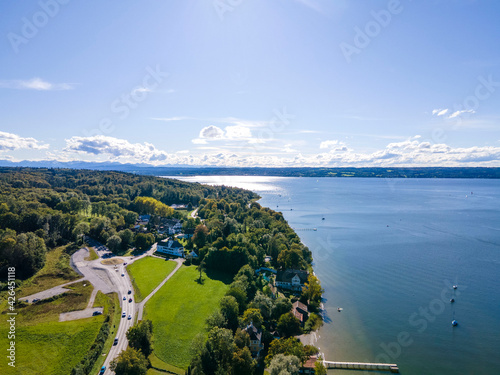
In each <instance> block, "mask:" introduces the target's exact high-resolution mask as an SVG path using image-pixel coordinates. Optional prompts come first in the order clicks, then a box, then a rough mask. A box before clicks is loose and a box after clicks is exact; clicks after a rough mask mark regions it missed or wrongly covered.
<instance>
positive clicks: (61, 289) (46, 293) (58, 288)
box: [19, 277, 85, 303]
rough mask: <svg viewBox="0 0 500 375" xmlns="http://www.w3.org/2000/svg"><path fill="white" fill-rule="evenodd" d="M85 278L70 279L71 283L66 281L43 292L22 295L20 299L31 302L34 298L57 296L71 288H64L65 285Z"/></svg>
mask: <svg viewBox="0 0 500 375" xmlns="http://www.w3.org/2000/svg"><path fill="white" fill-rule="evenodd" d="M83 280H85V278H84V277H83V278H81V279H78V280H74V281H70V282H69V283H66V284H61V285H58V286H55V287H53V288H50V289H47V290H44V291H42V292H38V293H35V294H31V295H29V296H26V297H21V298H19V299H20V300H22V301H26V300H28V301H29V302H30V303H31V302H33V300H34V299H45V298H50V297H53V296H57V295H58V294H62V293H64V292H68V291H69V290H70V289H66V288H64V287H65V286H67V285H71V284H74V283H78V282H80V281H83Z"/></svg>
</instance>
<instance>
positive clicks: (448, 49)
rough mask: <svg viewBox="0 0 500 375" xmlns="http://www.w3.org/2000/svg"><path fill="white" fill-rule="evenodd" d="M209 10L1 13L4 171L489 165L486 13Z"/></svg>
mask: <svg viewBox="0 0 500 375" xmlns="http://www.w3.org/2000/svg"><path fill="white" fill-rule="evenodd" d="M48 3H50V4H51V5H50V6H48V5H47V4H48ZM216 3H217V4H219V3H220V2H206V3H202V4H201V3H199V2H197V1H195V0H185V1H177V2H175V1H173V2H162V3H158V4H155V6H154V7H144V6H143V5H142V4H137V3H135V2H132V1H125V2H124V3H123V4H121V6H120V7H118V6H116V5H114V4H108V3H106V2H103V3H99V4H98V5H96V7H89V6H88V5H86V4H84V3H78V2H64V4H63V3H62V2H61V3H59V2H58V0H42V1H39V2H36V1H32V2H29V1H28V2H17V3H12V4H10V3H2V4H0V11H2V12H3V13H4V14H9V17H8V19H4V20H2V21H1V22H0V35H2V37H1V38H3V40H2V41H3V43H1V42H0V50H1V52H2V54H1V56H2V58H1V61H2V71H1V72H0V101H1V103H2V110H1V111H0V160H9V161H21V160H37V161H40V160H47V161H49V160H50V161H54V160H55V161H99V162H107V161H113V162H121V163H145V164H150V165H152V166H161V165H192V166H230V167H249V166H259V167H297V166H307V167H342V166H345V167H348V166H358V167H370V166H394V167H396V166H401V167H409V166H419V167H424V166H433V167H435V166H495V167H500V106H499V105H498V102H499V100H500V50H499V49H498V48H496V49H495V48H493V46H495V45H497V44H498V41H499V40H500V29H499V28H498V27H497V23H498V20H497V17H496V15H497V14H498V12H499V11H500V3H499V2H495V1H484V2H470V1H465V0H464V1H457V2H452V3H451V2H448V1H442V0H440V1H435V2H432V4H431V3H430V2H411V1H409V0H406V1H405V0H399V1H398V0H396V1H394V0H391V1H387V2H377V3H373V2H368V1H366V2H331V1H328V0H295V1H274V2H269V1H267V0H255V1H252V2H227V4H226V6H225V7H222V8H221V7H216V6H215V5H214V4H216ZM44 14H45V16H43V15H44ZM42 16H43V17H42ZM89 17H92V20H93V23H92V31H91V32H89V31H88V28H86V26H87V25H88V20H89ZM464 18H466V19H467V20H468V24H467V27H465V26H464V25H463V23H462V21H461V20H463V19H464ZM41 20H43V21H44V22H43V23H41ZM111 20H112V22H111ZM144 20H147V22H144ZM422 20H425V25H424V24H423V21H422ZM424 26H425V32H419V33H415V30H422V27H424ZM457 41H460V47H458V44H457ZM463 46H467V48H462V47H463ZM124 47H125V48H124Z"/></svg>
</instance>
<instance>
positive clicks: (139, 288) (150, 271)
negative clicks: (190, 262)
mask: <svg viewBox="0 0 500 375" xmlns="http://www.w3.org/2000/svg"><path fill="white" fill-rule="evenodd" d="M176 265H177V263H175V262H171V261H165V260H164V259H160V258H154V257H150V256H148V257H145V258H142V259H139V260H138V261H136V262H134V263H132V264H131V265H129V266H127V271H128V272H129V274H130V276H131V278H132V284H133V285H134V289H135V296H136V297H135V300H136V302H141V301H142V300H143V299H144V298H146V297H147V296H148V294H149V293H151V292H152V291H153V289H154V288H156V287H157V286H158V284H160V283H161V282H162V280H163V279H164V278H165V277H166V276H167V275H168V274H169V273H170V272H172V271H173V270H174V268H175V266H176Z"/></svg>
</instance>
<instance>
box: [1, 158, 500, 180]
mask: <svg viewBox="0 0 500 375" xmlns="http://www.w3.org/2000/svg"><path fill="white" fill-rule="evenodd" d="M0 166H3V167H32V168H73V169H91V170H101V171H120V172H130V173H136V174H142V175H151V176H196V175H202V176H209V175H218V176H228V175H229V176H283V177H379V178H380V177H384V178H488V179H491V178H494V179H497V178H500V168H493V167H492V168H488V167H453V168H451V167H415V168H407V167H401V168H400V167H388V168H382V167H377V168H375V167H367V168H353V167H347V168H324V167H319V168H310V167H307V168H306V167H296V168H261V167H255V168H250V167H249V168H233V167H207V166H192V165H168V166H161V167H154V166H151V165H148V164H122V163H116V162H107V163H97V162H84V161H71V162H59V161H52V160H48V161H29V160H25V161H20V162H11V161H8V160H0Z"/></svg>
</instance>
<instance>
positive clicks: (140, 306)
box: [137, 259, 184, 321]
mask: <svg viewBox="0 0 500 375" xmlns="http://www.w3.org/2000/svg"><path fill="white" fill-rule="evenodd" d="M174 262H177V266H176V267H175V268H174V270H173V271H172V272H170V273H169V274H168V276H167V277H165V279H164V280H163V281H162V282H161V283H160V285H158V286H157V287H156V288H155V289H154V290H153V291H152V292H151V293H149V294H148V296H147V297H146V298H144V300H142V302H141V303H139V304H138V305H137V307H138V311H137V320H138V321H139V320H142V314H143V312H144V305H145V304H146V302H148V301H149V299H150V298H151V297H153V295H154V294H155V293H156V292H157V291H159V290H160V288H161V287H162V286H163V285H165V283H166V282H167V281H168V280H169V279H170V278H171V277H172V276H173V275H174V273H176V272H177V270H178V269H179V268H180V267H181V266H182V263H184V259H175V260H174Z"/></svg>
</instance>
